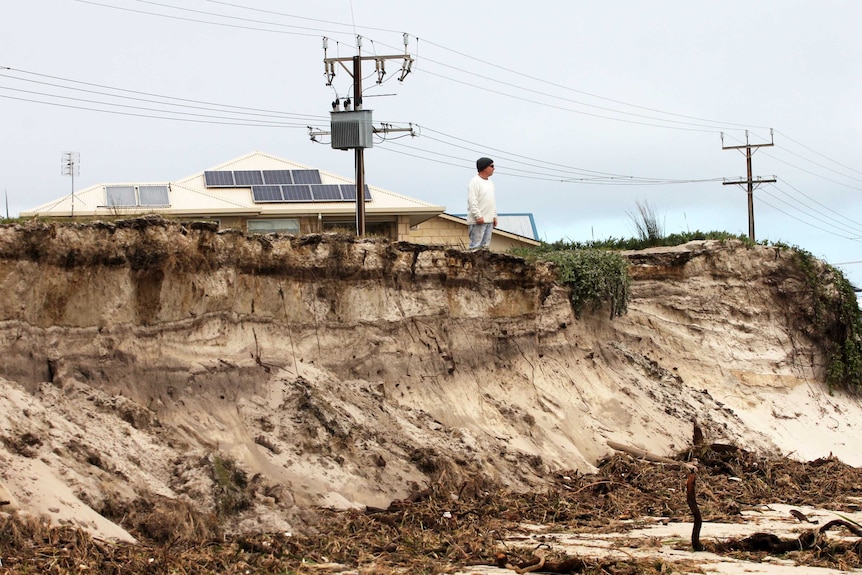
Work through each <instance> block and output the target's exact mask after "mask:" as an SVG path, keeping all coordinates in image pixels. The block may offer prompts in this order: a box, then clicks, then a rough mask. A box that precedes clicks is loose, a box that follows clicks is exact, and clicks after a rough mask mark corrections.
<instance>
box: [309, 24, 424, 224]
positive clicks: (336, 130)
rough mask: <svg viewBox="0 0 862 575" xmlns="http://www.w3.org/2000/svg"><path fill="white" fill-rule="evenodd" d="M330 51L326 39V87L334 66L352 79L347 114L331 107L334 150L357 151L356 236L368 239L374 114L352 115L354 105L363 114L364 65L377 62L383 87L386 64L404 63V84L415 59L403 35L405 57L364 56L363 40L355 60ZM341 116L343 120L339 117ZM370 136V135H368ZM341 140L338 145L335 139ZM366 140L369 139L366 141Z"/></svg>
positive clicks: (390, 129)
mask: <svg viewBox="0 0 862 575" xmlns="http://www.w3.org/2000/svg"><path fill="white" fill-rule="evenodd" d="M327 48H328V45H327V39H326V38H324V39H323V56H324V58H323V63H324V66H325V74H326V85H327V86H331V85H332V80H333V79H334V78H335V64H336V63H338V64H340V65H341V67H342V68H344V69H345V70H346V71H347V73H348V74H350V76H351V77H352V78H353V102H352V103H351V101H350V98H346V99H345V100H344V111H340V110H339V109H338V107H339V103H338V100H337V99H336V101H335V102H333V103H332V110H333V111H332V134H333V140H332V147H333V148H338V149H342V150H347V149H350V148H354V149H355V150H356V156H355V157H356V159H355V163H356V235H357V236H364V235H365V148H370V147H371V140H370V138H371V135H372V133H373V132H378V130H374V129H373V127H372V126H371V110H367V114H358V115H357V114H350V113H349V112H350V107H351V104H352V106H353V110H354V111H355V112H361V111H362V62H364V61H368V60H374V68H375V71H376V73H377V83H378V84H382V83H383V79H384V77H385V75H386V61H387V60H402V61H403V63H402V65H401V77H400V78H398V81H399V82H403V81H404V78H406V77H407V74H409V73H410V72H411V69H412V66H413V58H412V57H411V56H410V55H409V54H408V53H407V34H406V33H405V34H404V54H397V55H390V56H362V36H357V37H356V51H357V54H356V56H350V57H345V58H327V57H326V50H327ZM347 62H352V64H353V65H352V68H348V67H347V66H346V65H345V64H346V63H347ZM345 115H346V116H357V117H356V118H350V119H348V118H346V117H344V116H345ZM339 116H341V117H339ZM366 128H367V129H366ZM379 131H384V132H396V131H410V132H411V133H412V128H411V129H409V130H398V129H394V128H387V127H384V128H383V129H382V130H379ZM366 132H367V133H366ZM322 134H324V132H312V133H311V136H312V139H313V138H314V136H316V135H322ZM336 134H338V135H339V138H338V141H336V137H335V135H336ZM366 136H367V137H366Z"/></svg>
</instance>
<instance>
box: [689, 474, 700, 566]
mask: <svg viewBox="0 0 862 575" xmlns="http://www.w3.org/2000/svg"><path fill="white" fill-rule="evenodd" d="M696 481H697V474H696V473H695V472H694V471H692V472H690V473H689V474H688V479H687V480H686V482H685V499H686V501H687V502H688V507H689V509H691V514H692V515H694V524H693V525H692V527H691V548H692V549H694V550H695V551H703V545H701V543H700V527H701V525H703V517H701V515H700V507H698V506H697V493H696V492H695V482H696Z"/></svg>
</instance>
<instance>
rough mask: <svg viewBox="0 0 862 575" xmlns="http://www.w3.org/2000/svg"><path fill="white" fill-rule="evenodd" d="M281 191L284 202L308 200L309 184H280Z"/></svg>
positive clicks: (309, 199) (309, 198)
mask: <svg viewBox="0 0 862 575" xmlns="http://www.w3.org/2000/svg"><path fill="white" fill-rule="evenodd" d="M281 193H282V194H283V195H284V201H285V202H310V201H312V199H311V186H306V185H302V184H293V185H290V186H281Z"/></svg>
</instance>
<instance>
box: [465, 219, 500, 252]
mask: <svg viewBox="0 0 862 575" xmlns="http://www.w3.org/2000/svg"><path fill="white" fill-rule="evenodd" d="M493 231H494V223H493V222H488V223H485V224H467V234H468V235H469V236H470V249H471V250H475V249H476V248H487V247H488V246H489V245H490V244H491V233H492V232H493Z"/></svg>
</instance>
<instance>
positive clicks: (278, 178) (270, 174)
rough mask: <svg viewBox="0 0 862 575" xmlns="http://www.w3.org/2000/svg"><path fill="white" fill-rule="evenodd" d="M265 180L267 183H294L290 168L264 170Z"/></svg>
mask: <svg viewBox="0 0 862 575" xmlns="http://www.w3.org/2000/svg"><path fill="white" fill-rule="evenodd" d="M263 182H264V183H265V184H292V183H293V178H291V177H290V170H264V171H263Z"/></svg>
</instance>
